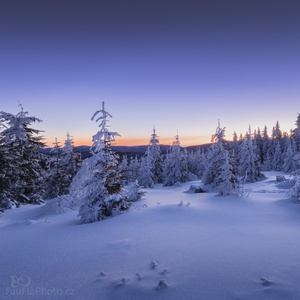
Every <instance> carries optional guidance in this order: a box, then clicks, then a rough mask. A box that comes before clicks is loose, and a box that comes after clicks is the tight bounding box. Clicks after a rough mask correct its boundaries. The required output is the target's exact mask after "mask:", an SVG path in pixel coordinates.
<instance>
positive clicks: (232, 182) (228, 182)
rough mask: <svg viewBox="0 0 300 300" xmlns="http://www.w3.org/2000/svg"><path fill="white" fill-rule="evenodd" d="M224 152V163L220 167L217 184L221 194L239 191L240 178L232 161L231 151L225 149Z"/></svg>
mask: <svg viewBox="0 0 300 300" xmlns="http://www.w3.org/2000/svg"><path fill="white" fill-rule="evenodd" d="M222 154H223V155H224V158H223V160H224V163H223V165H221V167H220V173H219V176H218V178H217V186H218V193H219V195H221V196H227V195H231V194H235V193H237V192H238V189H239V179H238V177H237V176H236V172H235V170H234V167H233V165H232V163H231V158H230V157H229V151H227V150H226V149H225V151H223V152H222Z"/></svg>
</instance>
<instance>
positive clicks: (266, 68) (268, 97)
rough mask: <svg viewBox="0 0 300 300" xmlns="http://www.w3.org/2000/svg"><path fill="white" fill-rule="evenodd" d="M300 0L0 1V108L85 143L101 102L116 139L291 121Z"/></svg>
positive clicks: (198, 136) (165, 139) (204, 135)
mask: <svg viewBox="0 0 300 300" xmlns="http://www.w3.org/2000/svg"><path fill="white" fill-rule="evenodd" d="M299 11H300V2H299V1H290V0H287V1H283V0H282V1H269V0H260V1H257V0H251V1H250V0H243V1H241V0H236V1H227V0H209V1H200V0H199V1H189V0H186V1H183V0H182V1H176V0H172V1H171V0H170V1H166V0H160V1H158V0H151V1H141V0H139V1H137V0H136V1H126V0H118V1H114V0H110V1H101V0H100V1H90V0H87V1H78V0H72V1H71V0H70V1H69V0H68V1H66V0H51V1H50V0H42V1H41V0H36V1H32V0H26V1H22V0H18V1H15V0H3V1H1V2H0V42H1V43H0V45H1V46H0V104H1V106H0V110H4V111H7V112H10V113H17V112H18V109H19V108H18V103H19V102H20V103H22V105H23V107H24V110H26V111H28V112H29V115H33V116H35V117H38V118H40V119H42V120H43V122H42V123H40V124H37V125H36V126H35V127H36V128H38V129H41V130H44V131H45V132H44V134H43V135H44V136H45V138H46V141H47V143H48V144H51V143H52V142H53V141H54V139H55V137H57V138H58V140H59V141H60V142H61V143H63V141H64V139H65V137H66V133H67V132H70V134H71V135H72V136H73V137H74V140H75V143H76V144H88V143H91V138H92V135H93V134H95V133H96V132H97V131H98V124H96V123H95V122H93V121H91V116H92V115H93V113H94V112H95V111H96V110H98V109H100V108H101V103H102V101H105V104H106V108H107V110H108V111H109V112H110V113H111V114H112V115H113V118H112V119H111V121H110V124H111V129H112V130H113V131H117V132H119V133H120V134H121V137H120V138H118V139H117V144H126V143H127V144H145V143H148V141H149V138H150V135H151V131H152V128H153V126H154V125H155V127H156V130H157V134H158V135H159V136H160V142H161V143H165V144H168V143H171V142H172V141H173V137H174V136H175V135H176V133H177V130H178V134H179V137H180V140H181V143H182V144H183V145H195V144H201V143H203V142H208V141H209V139H210V136H211V134H213V133H214V132H215V128H216V126H217V123H218V119H220V121H221V126H222V127H226V129H227V130H226V137H227V139H231V138H232V135H233V132H234V131H236V132H237V133H238V134H240V133H243V134H244V133H245V132H246V131H247V129H248V126H249V125H251V127H252V129H253V130H254V129H257V128H258V127H260V129H263V127H264V126H265V125H266V126H267V128H268V131H269V133H271V131H272V127H273V126H274V125H275V123H276V121H279V124H280V127H281V129H282V130H283V131H289V130H290V129H291V128H294V127H295V125H294V124H295V121H296V118H297V114H298V112H300V109H298V105H299V103H300V102H299V100H300V84H299V79H300V55H299V53H300V39H299V32H300V18H299Z"/></svg>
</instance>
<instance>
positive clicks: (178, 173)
mask: <svg viewBox="0 0 300 300" xmlns="http://www.w3.org/2000/svg"><path fill="white" fill-rule="evenodd" d="M163 171H164V181H163V184H164V186H172V185H174V184H175V183H182V182H187V181H190V180H195V179H196V176H195V175H194V174H192V173H191V172H190V171H189V169H188V160H187V154H186V151H185V150H183V151H181V147H180V141H179V136H178V133H177V135H176V136H175V141H174V142H173V144H172V146H171V147H170V149H169V152H168V153H167V156H166V158H165V160H164V165H163Z"/></svg>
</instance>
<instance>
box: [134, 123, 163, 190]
mask: <svg viewBox="0 0 300 300" xmlns="http://www.w3.org/2000/svg"><path fill="white" fill-rule="evenodd" d="M158 143H159V140H158V136H157V134H156V130H155V127H153V132H152V134H151V139H150V143H149V145H148V147H147V150H146V153H145V154H144V156H143V157H142V158H141V162H140V168H139V170H138V176H137V180H138V183H139V184H140V185H141V186H143V187H145V188H152V187H153V186H154V184H155V183H160V182H162V177H163V175H162V174H163V170H162V157H161V154H160V148H159V145H158Z"/></svg>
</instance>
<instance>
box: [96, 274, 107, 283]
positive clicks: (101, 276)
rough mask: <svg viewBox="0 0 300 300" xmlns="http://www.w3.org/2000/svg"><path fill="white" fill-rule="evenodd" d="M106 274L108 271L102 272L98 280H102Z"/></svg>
mask: <svg viewBox="0 0 300 300" xmlns="http://www.w3.org/2000/svg"><path fill="white" fill-rule="evenodd" d="M105 276H106V273H105V272H101V273H100V274H99V275H98V278H97V279H96V281H102V280H103V279H104V277H105Z"/></svg>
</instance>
